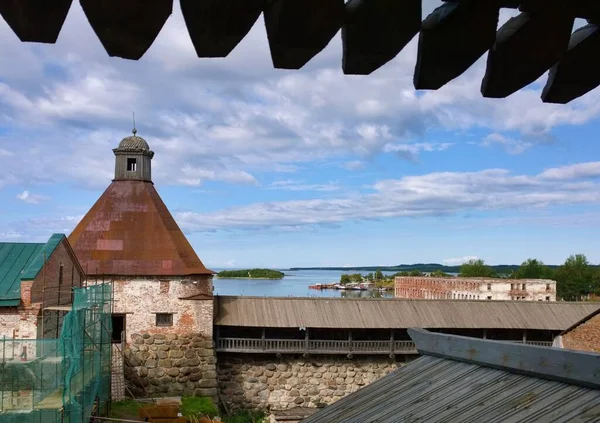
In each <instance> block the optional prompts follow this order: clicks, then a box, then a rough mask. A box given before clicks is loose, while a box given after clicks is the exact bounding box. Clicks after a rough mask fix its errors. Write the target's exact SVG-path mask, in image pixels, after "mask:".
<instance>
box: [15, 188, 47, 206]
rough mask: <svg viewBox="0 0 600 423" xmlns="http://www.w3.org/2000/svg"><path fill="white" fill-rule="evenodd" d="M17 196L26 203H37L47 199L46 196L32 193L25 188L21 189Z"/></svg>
mask: <svg viewBox="0 0 600 423" xmlns="http://www.w3.org/2000/svg"><path fill="white" fill-rule="evenodd" d="M17 198H18V199H19V200H21V201H23V202H24V203H27V204H39V203H41V202H42V201H46V200H48V197H45V196H43V195H37V194H32V193H30V192H29V191H27V190H25V191H23V192H22V193H20V194H17Z"/></svg>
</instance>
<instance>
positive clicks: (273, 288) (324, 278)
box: [213, 269, 394, 298]
mask: <svg viewBox="0 0 600 423" xmlns="http://www.w3.org/2000/svg"><path fill="white" fill-rule="evenodd" d="M213 270H214V271H215V272H218V271H220V270H231V269H213ZM278 270H280V271H281V272H283V273H285V277H284V278H283V279H235V278H233V279H228V278H218V277H216V276H215V278H214V279H213V284H214V287H215V290H214V294H215V295H244V296H255V297H343V298H344V297H345V298H371V297H377V298H379V297H393V296H394V293H393V291H386V292H376V291H346V290H336V289H322V290H318V289H309V288H308V286H309V285H315V284H318V283H321V284H331V283H339V281H340V276H341V275H342V274H344V273H348V274H351V273H362V274H363V275H365V274H367V273H370V272H367V271H362V272H360V271H355V270H349V271H341V270H287V269H278ZM393 273H394V272H383V274H384V275H391V274H393Z"/></svg>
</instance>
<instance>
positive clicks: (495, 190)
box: [177, 169, 600, 231]
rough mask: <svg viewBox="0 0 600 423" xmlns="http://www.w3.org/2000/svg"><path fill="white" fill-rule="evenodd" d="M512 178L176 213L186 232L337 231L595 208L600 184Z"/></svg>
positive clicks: (417, 179)
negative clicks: (390, 222) (369, 224)
mask: <svg viewBox="0 0 600 423" xmlns="http://www.w3.org/2000/svg"><path fill="white" fill-rule="evenodd" d="M551 171H552V169H548V170H547V171H545V172H543V173H541V174H538V175H513V174H511V173H510V172H509V171H508V170H505V169H487V170H482V171H478V172H435V173H429V174H425V175H420V176H406V177H403V178H400V179H388V180H382V181H379V182H377V183H375V184H374V185H373V187H372V189H373V192H371V193H367V194H353V195H350V196H346V197H338V198H327V199H309V200H294V201H280V202H265V203H254V204H250V205H246V206H241V207H235V208H229V209H223V210H218V211H215V212H211V213H194V212H183V213H179V214H178V216H177V218H178V221H179V222H181V225H182V226H183V227H185V228H186V229H187V230H189V231H207V230H209V231H210V230H232V229H252V228H264V227H277V228H281V227H286V228H288V227H302V226H304V227H306V226H311V225H339V224H342V223H344V222H351V221H360V220H365V219H380V218H401V217H424V216H445V215H454V214H457V213H461V212H469V211H480V212H486V211H492V210H517V209H540V208H547V207H551V206H556V205H568V204H598V203H599V202H600V183H599V182H596V181H593V180H587V181H578V182H575V183H574V182H572V181H571V180H570V177H569V176H568V175H567V177H565V178H564V179H563V180H559V179H547V178H546V177H545V174H547V173H548V172H551Z"/></svg>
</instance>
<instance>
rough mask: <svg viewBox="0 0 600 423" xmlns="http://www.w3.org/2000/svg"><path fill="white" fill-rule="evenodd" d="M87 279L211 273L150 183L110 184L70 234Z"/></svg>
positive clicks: (132, 181) (129, 181)
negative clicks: (94, 277)
mask: <svg viewBox="0 0 600 423" xmlns="http://www.w3.org/2000/svg"><path fill="white" fill-rule="evenodd" d="M69 242H70V243H71V245H72V246H73V249H74V250H75V253H76V255H77V258H78V259H79V261H80V262H81V264H82V266H83V268H84V269H85V271H86V273H87V274H88V275H114V276H117V275H121V276H188V275H211V274H214V272H213V271H212V270H209V269H207V268H206V267H205V266H204V264H203V263H202V261H200V259H199V258H198V255H197V254H196V252H195V251H194V249H193V248H192V246H191V245H190V243H189V242H188V240H187V239H186V237H185V235H184V234H183V232H182V231H181V229H180V228H179V226H178V225H177V223H176V222H175V220H174V219H173V216H172V215H171V213H170V212H169V210H168V209H167V206H166V205H165V204H164V203H163V201H162V199H161V198H160V196H159V195H158V192H157V191H156V189H155V188H154V185H153V184H152V182H145V181H134V180H117V181H113V182H112V183H111V184H110V186H109V187H108V188H107V189H106V191H104V193H103V194H102V196H101V197H100V198H99V199H98V201H96V204H94V205H93V206H92V208H91V209H90V211H89V212H88V213H87V214H86V215H85V216H84V218H83V219H82V220H81V222H79V224H78V225H77V227H76V228H75V229H74V230H73V232H72V233H71V235H70V236H69Z"/></svg>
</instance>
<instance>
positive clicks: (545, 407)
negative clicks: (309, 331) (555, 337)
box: [303, 356, 600, 423]
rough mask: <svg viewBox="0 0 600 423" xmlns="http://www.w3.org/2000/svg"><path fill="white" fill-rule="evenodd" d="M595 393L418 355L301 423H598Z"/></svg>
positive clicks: (599, 399)
mask: <svg viewBox="0 0 600 423" xmlns="http://www.w3.org/2000/svg"><path fill="white" fill-rule="evenodd" d="M599 404H600V390H595V389H588V388H582V387H579V386H575V385H569V384H566V383H561V382H554V381H550V380H545V379H540V378H536V377H532V376H522V375H519V374H515V373H511V372H508V371H504V370H495V369H492V368H488V367H483V366H479V365H477V364H471V363H465V362H460V361H454V360H449V359H444V358H438V357H431V356H423V357H420V358H418V359H417V360H415V361H413V362H411V363H409V364H408V365H406V366H404V367H402V368H400V369H399V370H396V371H395V372H393V373H391V374H389V375H387V376H385V377H383V378H381V379H379V380H377V381H376V382H373V383H372V384H370V385H368V386H366V387H364V388H362V389H360V390H359V391H357V392H355V393H353V394H350V395H348V396H347V397H345V398H342V399H341V400H339V401H337V402H335V403H334V404H332V405H330V406H328V407H326V408H325V409H324V410H322V411H320V412H318V413H316V414H313V415H312V416H310V417H308V418H307V419H305V420H303V423H375V422H377V423H398V422H486V423H492V422H502V423H507V422H550V421H551V422H573V421H578V422H598V421H600V405H599Z"/></svg>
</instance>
